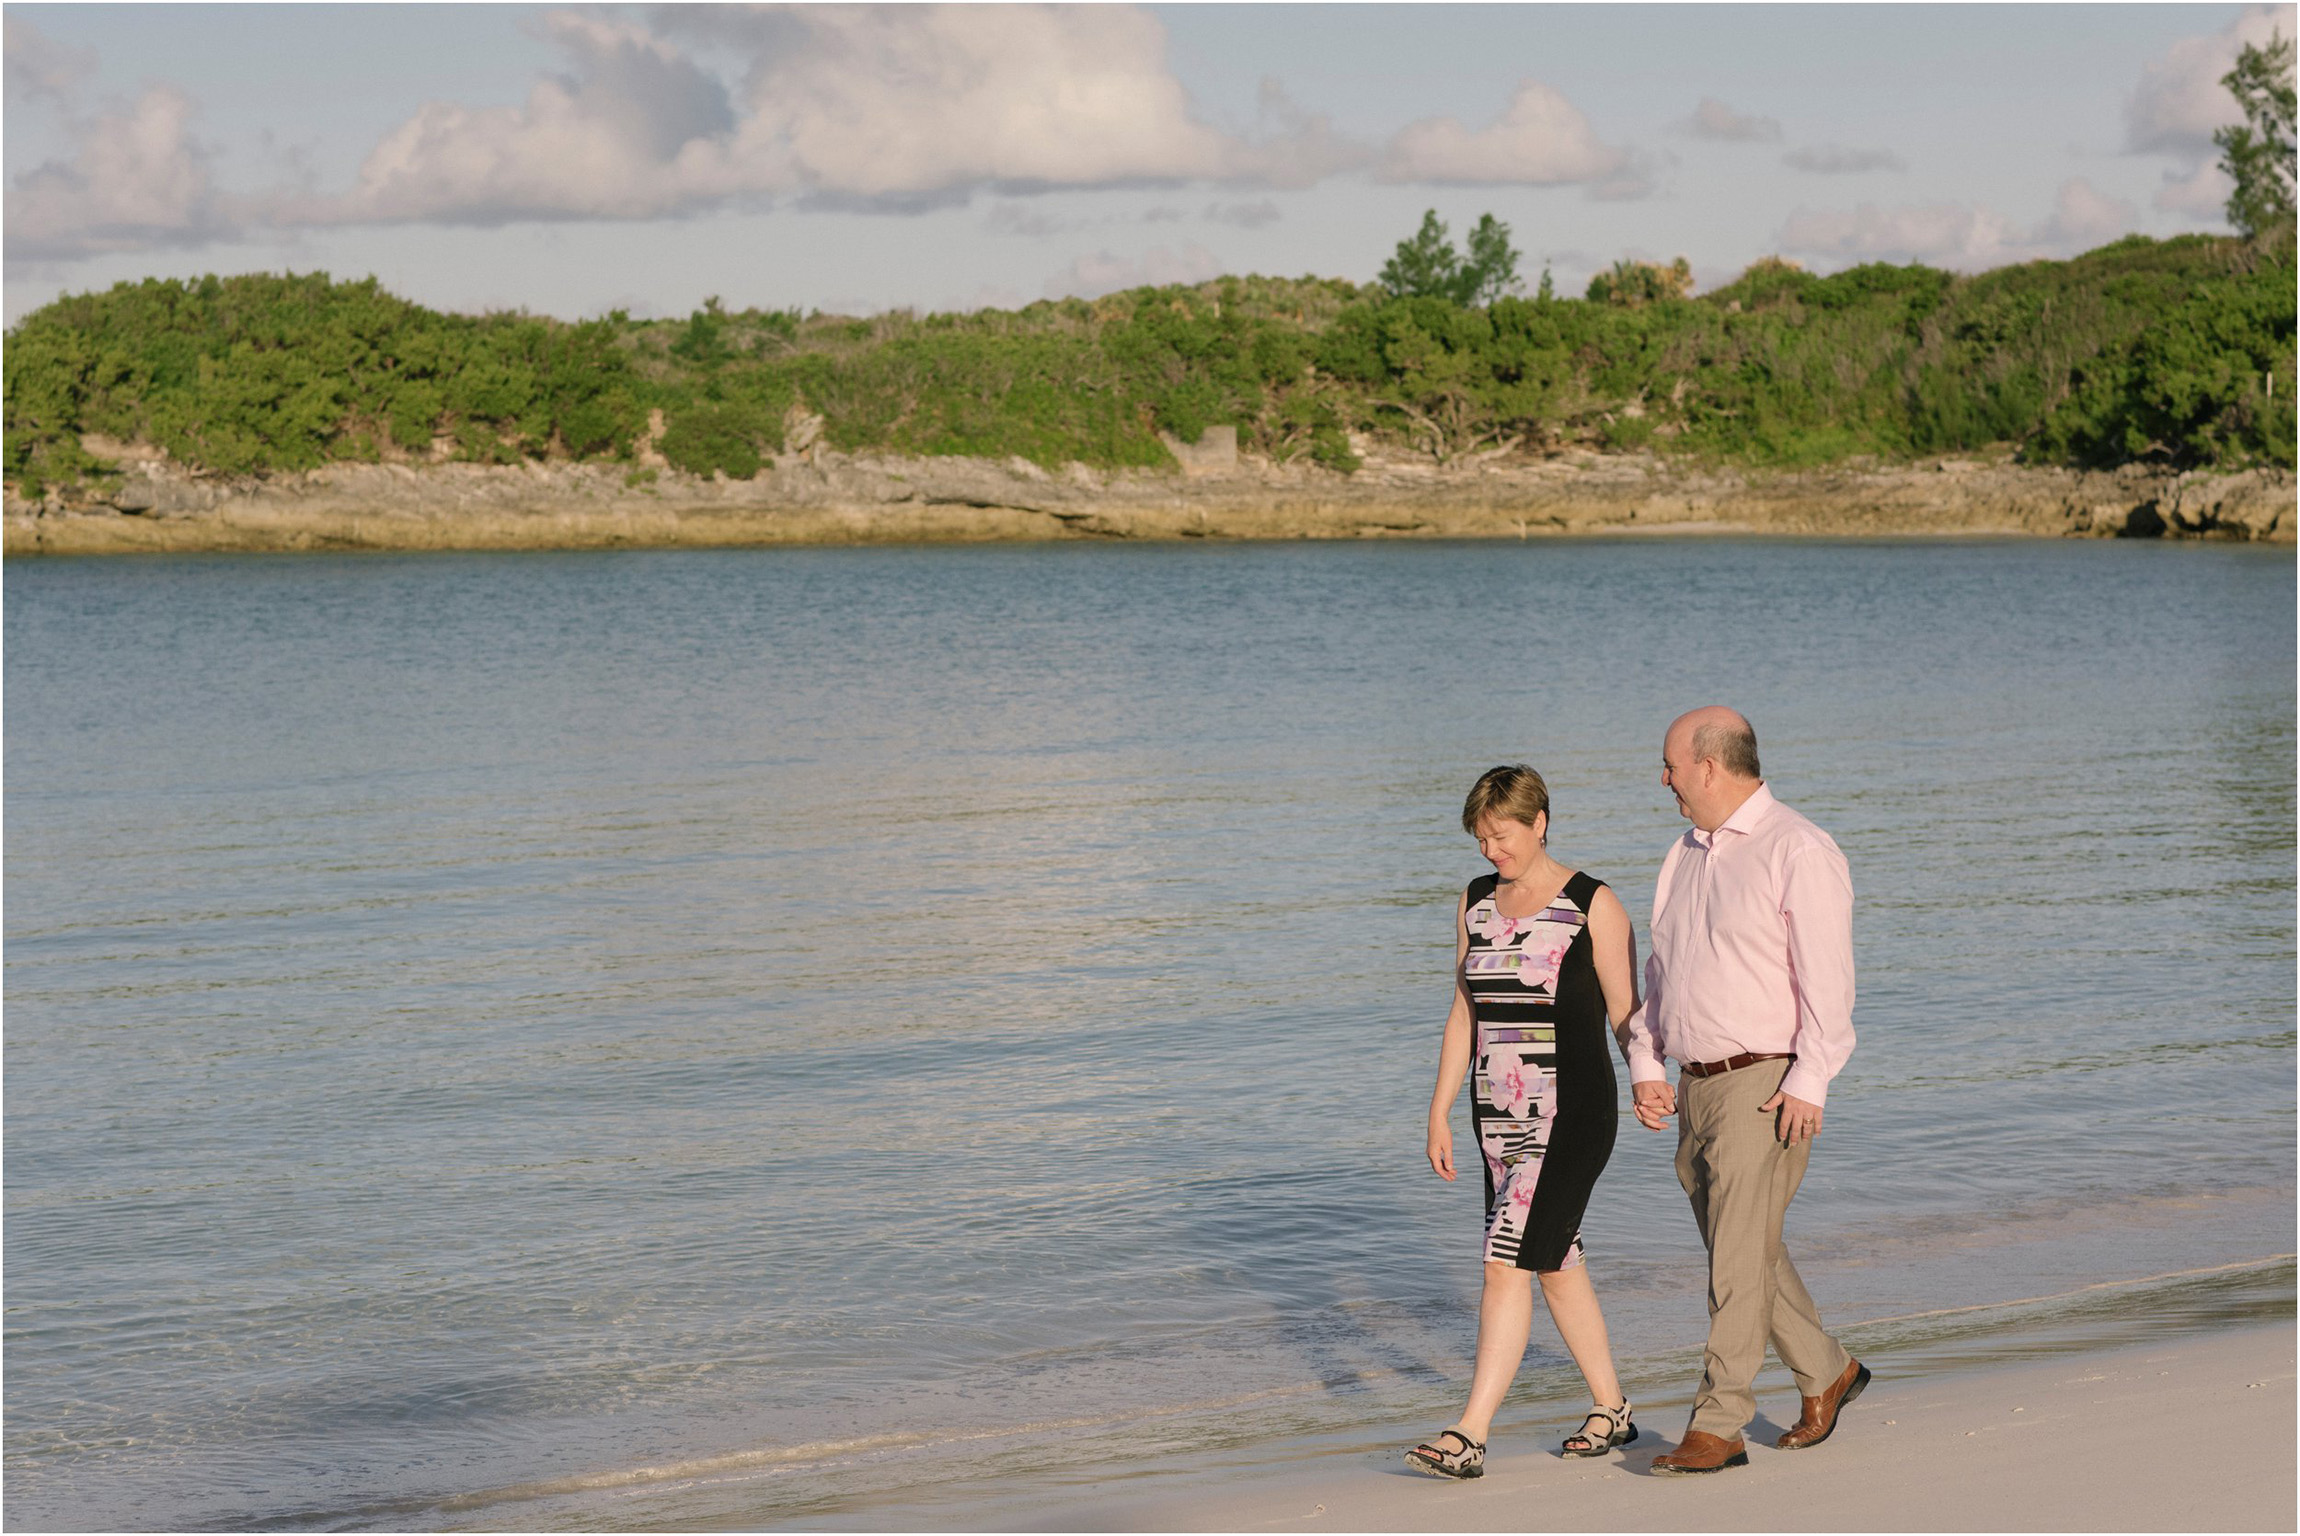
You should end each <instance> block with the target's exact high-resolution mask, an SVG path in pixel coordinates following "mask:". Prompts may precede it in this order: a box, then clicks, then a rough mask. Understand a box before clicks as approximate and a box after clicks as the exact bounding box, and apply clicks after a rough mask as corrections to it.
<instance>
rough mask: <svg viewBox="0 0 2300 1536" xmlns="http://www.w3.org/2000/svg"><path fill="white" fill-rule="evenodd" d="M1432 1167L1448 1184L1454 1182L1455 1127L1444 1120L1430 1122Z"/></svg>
mask: <svg viewBox="0 0 2300 1536" xmlns="http://www.w3.org/2000/svg"><path fill="white" fill-rule="evenodd" d="M1429 1153H1430V1167H1432V1168H1434V1169H1436V1170H1437V1176H1438V1177H1439V1178H1441V1179H1443V1180H1445V1181H1446V1182H1447V1183H1448V1184H1451V1183H1452V1182H1453V1128H1452V1127H1451V1126H1449V1125H1447V1124H1446V1123H1445V1122H1444V1121H1443V1120H1432V1121H1431V1122H1430V1146H1429Z"/></svg>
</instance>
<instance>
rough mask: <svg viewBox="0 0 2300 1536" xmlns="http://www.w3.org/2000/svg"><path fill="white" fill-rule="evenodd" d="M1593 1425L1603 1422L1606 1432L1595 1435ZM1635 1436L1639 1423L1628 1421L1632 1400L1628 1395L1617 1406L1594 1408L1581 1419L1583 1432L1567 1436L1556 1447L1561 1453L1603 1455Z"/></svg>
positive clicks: (1566, 1454)
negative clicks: (1591, 1429) (1630, 1400)
mask: <svg viewBox="0 0 2300 1536" xmlns="http://www.w3.org/2000/svg"><path fill="white" fill-rule="evenodd" d="M1593 1424H1602V1425H1604V1426H1605V1431H1604V1433H1603V1434H1592V1433H1591V1432H1590V1426H1591V1425H1593ZM1636 1438H1637V1426H1636V1425H1634V1424H1632V1423H1630V1422H1629V1399H1628V1398H1626V1397H1625V1398H1623V1399H1622V1400H1621V1406H1620V1407H1618V1408H1607V1407H1604V1406H1602V1405H1599V1406H1596V1407H1592V1408H1591V1409H1590V1410H1589V1416H1588V1417H1587V1418H1585V1419H1583V1420H1582V1421H1581V1431H1580V1433H1578V1434H1572V1435H1567V1436H1566V1437H1565V1440H1564V1443H1563V1444H1561V1445H1559V1446H1558V1448H1557V1450H1558V1454H1559V1455H1561V1456H1602V1455H1604V1454H1605V1453H1606V1452H1607V1451H1610V1450H1612V1449H1613V1448H1614V1447H1616V1446H1622V1445H1627V1444H1629V1443H1630V1442H1631V1441H1632V1440H1635V1439H1636Z"/></svg>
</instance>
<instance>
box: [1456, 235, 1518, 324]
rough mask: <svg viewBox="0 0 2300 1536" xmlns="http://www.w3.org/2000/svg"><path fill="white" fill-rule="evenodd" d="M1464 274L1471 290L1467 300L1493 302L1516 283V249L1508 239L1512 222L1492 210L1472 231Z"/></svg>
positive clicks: (1468, 302) (1464, 300)
mask: <svg viewBox="0 0 2300 1536" xmlns="http://www.w3.org/2000/svg"><path fill="white" fill-rule="evenodd" d="M1462 277H1463V279H1464V282H1463V287H1464V288H1466V289H1467V290H1468V292H1467V295H1466V296H1465V297H1464V299H1463V300H1462V302H1463V303H1465V304H1491V303H1492V302H1493V301H1494V300H1495V299H1498V298H1500V297H1501V296H1502V295H1503V294H1505V293H1510V292H1512V291H1514V290H1515V289H1516V287H1517V250H1516V248H1515V247H1513V246H1512V245H1511V244H1510V243H1509V226H1508V225H1507V224H1504V223H1502V221H1501V220H1499V219H1497V218H1495V217H1494V216H1493V215H1492V214H1490V213H1489V214H1486V215H1485V216H1484V217H1482V218H1480V219H1479V220H1478V221H1477V228H1475V229H1473V230H1471V231H1470V232H1469V259H1468V260H1467V261H1465V262H1463V263H1462Z"/></svg>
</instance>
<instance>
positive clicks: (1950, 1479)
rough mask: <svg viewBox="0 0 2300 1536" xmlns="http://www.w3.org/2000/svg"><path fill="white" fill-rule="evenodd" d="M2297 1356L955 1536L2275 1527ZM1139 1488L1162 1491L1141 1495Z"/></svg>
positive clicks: (1016, 1521)
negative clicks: (1737, 1460) (1804, 1431)
mask: <svg viewBox="0 0 2300 1536" xmlns="http://www.w3.org/2000/svg"><path fill="white" fill-rule="evenodd" d="M2296 1349H2300V1335H2296V1329H2295V1326H2294V1324H2293V1323H2292V1322H2291V1321H2282V1322H2276V1323H2271V1324H2266V1325H2261V1324H2252V1325H2249V1326H2242V1327H2235V1328H2227V1329H2221V1330H2215V1331H2211V1332H2204V1333H2197V1334H2192V1335H2188V1336H2182V1337H2172V1338H2166V1339H2161V1340H2156V1341H2151V1342H2145V1343H2139V1344H2126V1345H2120V1346H2109V1347H2092V1348H2079V1349H2075V1350H2071V1351H2070V1352H2068V1353H2063V1354H2057V1355H2052V1356H2050V1357H2047V1358H2037V1359H2031V1360H2027V1361H2020V1362H2009V1363H2008V1362H2004V1361H1983V1362H1979V1363H1974V1364H1970V1365H1966V1366H1962V1367H1953V1368H1950V1369H1947V1370H1937V1371H1926V1370H1923V1369H1922V1368H1919V1369H1916V1370H1913V1371H1907V1372H1903V1373H1899V1374H1896V1372H1895V1371H1894V1369H1893V1365H1892V1364H1891V1363H1890V1361H1889V1360H1887V1359H1884V1358H1880V1359H1879V1360H1878V1362H1877V1366H1878V1374H1877V1377H1876V1380H1875V1381H1874V1382H1873V1383H1872V1385H1871V1386H1870V1387H1869V1389H1868V1390H1867V1391H1866V1392H1865V1393H1864V1394H1863V1395H1862V1396H1861V1398H1860V1399H1859V1401H1857V1402H1856V1403H1855V1404H1853V1405H1852V1406H1851V1407H1849V1408H1848V1409H1846V1410H1845V1417H1844V1418H1843V1420H1842V1421H1841V1423H1840V1426H1839V1429H1838V1432H1837V1433H1836V1434H1834V1435H1832V1436H1831V1437H1830V1439H1829V1440H1828V1441H1827V1442H1826V1443H1825V1444H1823V1445H1820V1446H1814V1447H1811V1448H1810V1449H1808V1450H1806V1451H1801V1452H1786V1451H1779V1450H1775V1449H1773V1448H1772V1444H1771V1442H1772V1440H1773V1438H1774V1437H1775V1436H1776V1435H1777V1434H1778V1433H1779V1432H1780V1430H1781V1429H1782V1428H1783V1427H1785V1426H1786V1424H1787V1422H1788V1420H1789V1419H1790V1418H1793V1417H1794V1409H1795V1403H1796V1399H1795V1397H1794V1395H1793V1391H1794V1389H1793V1387H1791V1386H1789V1385H1788V1384H1787V1380H1786V1377H1785V1375H1784V1374H1783V1373H1781V1372H1780V1371H1778V1370H1777V1369H1776V1370H1771V1371H1769V1372H1768V1373H1767V1378H1766V1380H1765V1381H1764V1382H1763V1383H1762V1385H1763V1386H1764V1387H1765V1389H1766V1390H1765V1391H1764V1393H1763V1400H1762V1406H1761V1408H1760V1411H1759V1414H1758V1417H1757V1420H1756V1422H1755V1423H1753V1424H1752V1425H1751V1426H1750V1430H1749V1447H1750V1450H1749V1465H1748V1466H1747V1467H1742V1468H1734V1469H1731V1470H1729V1471H1726V1472H1723V1473H1719V1474H1717V1475H1715V1476H1711V1477H1694V1478H1688V1477H1679V1478H1666V1477H1656V1476H1654V1475H1653V1474H1652V1472H1651V1471H1650V1467H1651V1464H1652V1460H1653V1458H1654V1457H1655V1456H1656V1455H1659V1454H1660V1453H1661V1452H1663V1451H1665V1450H1668V1449H1669V1448H1670V1447H1671V1446H1673V1445H1674V1444H1675V1442H1676V1438H1677V1432H1678V1431H1679V1430H1680V1429H1681V1428H1682V1424H1683V1417H1684V1411H1685V1400H1687V1399H1689V1397H1690V1387H1691V1378H1690V1377H1688V1378H1687V1382H1686V1389H1687V1390H1686V1391H1685V1392H1683V1393H1680V1394H1679V1395H1678V1399H1677V1400H1673V1401H1665V1402H1657V1403H1656V1404H1654V1405H1653V1406H1652V1407H1651V1408H1650V1409H1646V1408H1642V1407H1641V1411H1640V1417H1641V1419H1642V1420H1643V1421H1644V1422H1643V1423H1642V1424H1641V1425H1640V1428H1641V1430H1642V1434H1641V1436H1640V1438H1639V1439H1638V1441H1637V1442H1636V1443H1635V1444H1634V1445H1632V1446H1630V1447H1628V1448H1626V1450H1624V1451H1622V1452H1617V1453H1615V1454H1614V1455H1612V1456H1609V1457H1606V1458H1604V1459H1602V1460H1585V1461H1570V1460H1567V1459H1565V1458H1563V1457H1561V1456H1559V1455H1557V1454H1556V1451H1555V1441H1556V1440H1557V1438H1558V1437H1559V1436H1562V1435H1564V1434H1565V1433H1567V1432H1568V1431H1569V1430H1570V1429H1571V1427H1572V1423H1571V1422H1570V1421H1565V1422H1561V1423H1558V1424H1551V1423H1546V1422H1544V1423H1541V1424H1538V1425H1529V1424H1525V1423H1521V1422H1520V1423H1508V1424H1506V1425H1504V1426H1501V1427H1502V1428H1503V1430H1504V1433H1503V1434H1500V1435H1497V1436H1496V1437H1495V1443H1494V1447H1493V1450H1492V1451H1491V1452H1490V1453H1489V1457H1488V1461H1487V1470H1486V1475H1485V1476H1484V1477H1483V1478H1482V1479H1479V1480H1477V1481H1473V1482H1466V1483H1449V1482H1444V1481H1441V1480H1438V1479H1433V1478H1429V1477H1424V1476H1420V1475H1417V1474H1415V1473H1413V1472H1410V1471H1408V1470H1407V1469H1406V1468H1405V1467H1404V1465H1403V1463H1402V1460H1401V1459H1400V1452H1401V1451H1402V1449H1403V1447H1404V1446H1405V1445H1406V1444H1410V1443H1411V1442H1412V1440H1413V1438H1414V1436H1415V1433H1416V1432H1415V1431H1414V1430H1412V1429H1409V1428H1406V1427H1403V1426H1401V1427H1400V1428H1399V1432H1398V1435H1397V1436H1393V1437H1392V1438H1394V1439H1397V1440H1398V1443H1397V1444H1396V1445H1389V1444H1386V1443H1385V1444H1383V1445H1382V1446H1381V1447H1380V1448H1379V1449H1370V1448H1367V1447H1364V1446H1362V1445H1344V1444H1332V1443H1319V1442H1315V1441H1303V1442H1300V1443H1297V1444H1295V1445H1293V1446H1290V1447H1282V1448H1278V1453H1277V1454H1275V1455H1273V1454H1271V1453H1269V1452H1267V1451H1265V1452H1263V1453H1261V1454H1259V1455H1256V1456H1255V1457H1254V1458H1253V1460H1252V1461H1251V1462H1250V1463H1249V1462H1248V1461H1247V1460H1246V1458H1245V1457H1243V1456H1237V1457H1233V1458H1232V1459H1231V1461H1230V1463H1229V1464H1228V1465H1219V1464H1217V1465H1207V1466H1199V1467H1194V1468H1188V1469H1184V1470H1178V1471H1173V1472H1168V1473H1164V1474H1161V1473H1158V1472H1156V1471H1153V1472H1152V1473H1150V1474H1149V1475H1148V1476H1143V1475H1140V1474H1137V1475H1134V1476H1131V1477H1128V1478H1126V1479H1125V1480H1124V1481H1123V1482H1120V1483H1119V1484H1117V1485H1116V1486H1115V1487H1113V1488H1107V1489H1103V1488H1088V1487H1078V1488H1069V1489H1048V1490H1046V1491H1045V1492H1043V1493H1042V1494H1040V1495H1037V1496H1035V1497H1022V1496H1014V1497H1009V1498H1007V1499H1005V1500H1002V1501H999V1502H998V1503H997V1504H996V1505H994V1506H993V1507H991V1508H988V1509H980V1510H977V1509H972V1508H970V1509H969V1510H968V1515H969V1518H968V1520H967V1522H966V1523H967V1525H968V1526H970V1527H972V1528H976V1529H1021V1530H1033V1529H1037V1530H1105V1531H1135V1530H1283V1529H1296V1530H1310V1531H1316V1530H1321V1529H1333V1530H1364V1531H1482V1530H1491V1531H1521V1530H1524V1529H1525V1528H1526V1525H1527V1521H1528V1518H1529V1514H1528V1512H1529V1511H1539V1517H1538V1518H1539V1523H1540V1527H1541V1528H1543V1529H1550V1530H1569V1531H1570V1530H1600V1529H1602V1530H1627V1531H1672V1530H1718V1531H1773V1530H1790V1531H1802V1530H1812V1531H1827V1530H1849V1531H1863V1530H1874V1531H1903V1530H1918V1531H1991V1530H2040V1531H2063V1530H2076V1531H2082V1530H2199V1531H2212V1530H2287V1531H2288V1530H2291V1529H2292V1522H2293V1510H2294V1504H2295V1498H2296V1488H2295V1471H2294V1462H2293V1456H2292V1447H2293V1442H2294V1435H2295V1399H2294V1386H2295V1370H2294V1362H2295V1358H2296ZM1693 1369H1694V1370H1695V1372H1696V1373H1697V1372H1698V1364H1697V1362H1696V1363H1695V1364H1694V1367H1693ZM1511 1417H1512V1418H1517V1417H1519V1416H1518V1415H1511ZM2197 1423H2205V1424H2210V1425H2211V1426H2213V1428H2212V1432H2211V1445H2210V1454H2209V1455H2192V1454H2182V1453H2181V1447H2180V1436H2181V1434H2182V1433H2183V1431H2182V1428H2181V1426H2183V1425H2194V1424H2197ZM1432 1427H1434V1426H1424V1427H1423V1429H1422V1431H1421V1432H1422V1433H1426V1432H1427V1430H1428V1429H1429V1428H1432ZM1505 1436H1506V1438H1505ZM1401 1437H1402V1438H1401ZM1153 1482H1158V1483H1164V1484H1165V1486H1163V1487H1158V1488H1154V1489H1153V1488H1145V1486H1144V1485H1145V1484H1146V1483H1153ZM854 1514H855V1515H856V1516H863V1517H867V1518H870V1519H871V1520H873V1521H874V1522H875V1523H882V1524H883V1525H884V1527H885V1528H889V1529H916V1528H924V1527H925V1526H926V1525H927V1524H930V1523H931V1522H925V1521H921V1522H915V1523H914V1522H913V1521H912V1520H911V1519H910V1518H909V1514H910V1512H909V1511H900V1512H898V1511H895V1510H889V1509H885V1508H880V1509H876V1510H857V1511H855V1512H854ZM799 1523H800V1524H802V1525H820V1524H822V1523H823V1522H817V1521H802V1522H799ZM833 1523H836V1524H841V1525H844V1524H847V1523H849V1522H848V1521H847V1520H843V1519H842V1520H838V1521H836V1522H833Z"/></svg>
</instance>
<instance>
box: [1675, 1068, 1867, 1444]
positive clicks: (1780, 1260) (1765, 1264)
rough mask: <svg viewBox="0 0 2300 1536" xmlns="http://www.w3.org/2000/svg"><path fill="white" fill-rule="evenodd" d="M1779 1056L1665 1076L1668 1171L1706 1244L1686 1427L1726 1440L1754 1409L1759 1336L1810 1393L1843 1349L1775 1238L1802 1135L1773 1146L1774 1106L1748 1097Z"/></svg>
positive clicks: (1842, 1362)
mask: <svg viewBox="0 0 2300 1536" xmlns="http://www.w3.org/2000/svg"><path fill="white" fill-rule="evenodd" d="M1789 1065H1790V1064H1789V1063H1788V1062H1787V1061H1761V1062H1758V1063H1756V1064H1755V1065H1754V1066H1747V1067H1743V1068H1742V1069H1741V1070H1740V1071H1738V1072H1722V1073H1719V1074H1718V1075H1716V1076H1715V1077H1687V1076H1680V1077H1679V1079H1678V1084H1677V1109H1678V1128H1677V1179H1678V1182H1679V1183H1681V1184H1683V1185H1684V1186H1685V1193H1686V1194H1688V1195H1690V1196H1691V1197H1692V1198H1693V1219H1694V1220H1695V1221H1697V1222H1699V1223H1700V1224H1701V1241H1702V1242H1704V1243H1706V1244H1707V1245H1708V1247H1709V1353H1708V1369H1707V1370H1706V1371H1705V1372H1704V1373H1703V1375H1702V1377H1701V1391H1700V1393H1699V1394H1698V1395H1697V1396H1695V1398H1694V1399H1693V1424H1692V1427H1693V1428H1694V1429H1697V1430H1701V1431H1704V1432H1705V1433H1708V1434H1712V1435H1716V1436H1718V1437H1719V1438H1721V1439H1725V1440H1737V1439H1739V1438H1740V1437H1741V1432H1742V1430H1743V1429H1744V1428H1745V1427H1746V1426H1747V1425H1748V1423H1749V1421H1750V1420H1751V1419H1752V1418H1754V1417H1755V1416H1756V1413H1757V1395H1756V1392H1755V1390H1754V1388H1755V1383H1756V1380H1757V1371H1758V1369H1759V1368H1760V1367H1761V1366H1763V1365H1764V1363H1765V1344H1766V1341H1767V1340H1768V1339H1770V1340H1771V1341H1772V1344H1773V1353H1775V1354H1776V1355H1779V1356H1780V1357H1781V1363H1782V1364H1783V1365H1785V1366H1787V1367H1788V1368H1789V1369H1790V1371H1791V1372H1793V1373H1794V1374H1795V1375H1796V1378H1797V1390H1798V1391H1799V1392H1801V1393H1803V1394H1804V1395H1805V1396H1807V1397H1818V1396H1820V1395H1821V1394H1822V1393H1823V1392H1825V1391H1827V1390H1828V1389H1829V1387H1830V1386H1831V1385H1833V1384H1834V1383H1835V1381H1836V1379H1837V1378H1838V1377H1839V1376H1842V1375H1843V1374H1844V1373H1845V1367H1846V1366H1847V1365H1848V1364H1850V1363H1851V1360H1852V1357H1851V1356H1849V1355H1847V1354H1846V1353H1845V1350H1844V1346H1843V1345H1841V1344H1839V1343H1838V1342H1837V1341H1836V1340H1835V1339H1834V1338H1832V1337H1830V1335H1829V1333H1828V1330H1826V1329H1824V1328H1823V1327H1822V1326H1821V1318H1820V1314H1819V1313H1818V1312H1816V1311H1815V1310H1814V1308H1813V1298H1812V1296H1811V1295H1809V1294H1808V1293H1807V1292H1806V1290H1805V1282H1804V1281H1802V1280H1800V1279H1798V1278H1797V1267H1796V1266H1795V1265H1794V1264H1792V1263H1790V1262H1789V1253H1788V1250H1787V1249H1786V1248H1784V1247H1783V1246H1782V1244H1781V1220H1782V1218H1783V1217H1784V1216H1786V1215H1787V1214H1788V1211H1789V1200H1790V1198H1791V1197H1792V1196H1794V1195H1795V1194H1796V1193H1797V1186H1798V1185H1799V1184H1801V1183H1803V1182H1804V1179H1805V1164H1806V1161H1807V1160H1808V1159H1809V1158H1810V1157H1811V1156H1812V1143H1811V1142H1805V1143H1802V1144H1800V1145H1798V1146H1794V1147H1785V1146H1783V1145H1782V1144H1781V1141H1780V1138H1779V1136H1778V1135H1777V1134H1776V1126H1775V1117H1774V1116H1772V1115H1761V1114H1759V1113H1758V1112H1757V1106H1758V1105H1760V1104H1762V1103H1764V1102H1765V1101H1766V1100H1767V1099H1769V1098H1771V1097H1772V1096H1773V1095H1774V1093H1775V1092H1776V1091H1777V1090H1778V1089H1779V1088H1780V1086H1781V1079H1782V1078H1784V1077H1786V1076H1788V1075H1789Z"/></svg>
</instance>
